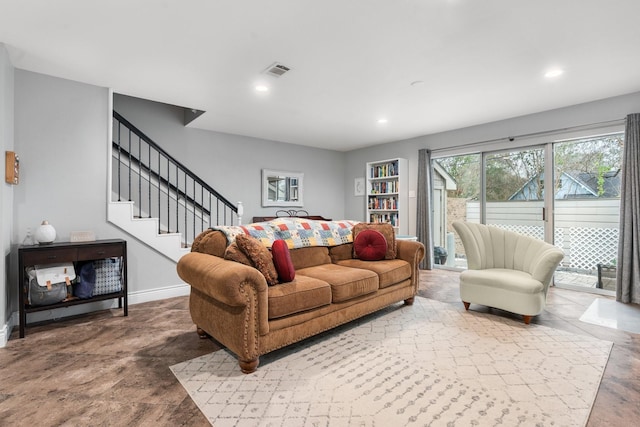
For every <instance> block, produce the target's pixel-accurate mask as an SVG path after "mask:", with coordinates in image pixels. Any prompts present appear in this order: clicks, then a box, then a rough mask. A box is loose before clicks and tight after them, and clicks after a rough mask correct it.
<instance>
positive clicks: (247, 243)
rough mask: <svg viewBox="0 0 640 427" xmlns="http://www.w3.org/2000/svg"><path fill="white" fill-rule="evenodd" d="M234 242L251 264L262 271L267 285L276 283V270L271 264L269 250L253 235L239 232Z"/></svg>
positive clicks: (271, 259)
mask: <svg viewBox="0 0 640 427" xmlns="http://www.w3.org/2000/svg"><path fill="white" fill-rule="evenodd" d="M236 244H237V245H238V247H239V248H240V250H241V251H242V252H244V254H245V255H246V256H247V257H248V258H249V259H250V260H251V265H253V266H254V267H255V268H257V269H258V271H260V273H262V275H263V276H264V278H265V279H266V280H267V285H269V286H273V285H276V284H277V283H278V272H277V271H276V267H275V265H273V257H272V256H271V252H269V249H267V248H266V246H264V245H263V244H262V243H260V241H259V240H258V239H256V238H254V237H251V236H247V235H246V234H240V235H238V236H236Z"/></svg>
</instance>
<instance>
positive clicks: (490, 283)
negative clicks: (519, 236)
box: [460, 268, 544, 294]
mask: <svg viewBox="0 0 640 427" xmlns="http://www.w3.org/2000/svg"><path fill="white" fill-rule="evenodd" d="M473 285H476V286H486V287H489V288H496V289H503V290H507V291H511V292H519V293H522V294H538V293H541V292H543V290H544V287H543V286H542V283H540V282H539V281H537V280H536V279H534V278H533V277H531V275H530V274H529V273H525V272H524V271H519V270H510V269H507V268H488V269H484V270H465V271H463V272H462V273H461V274H460V286H461V287H462V286H473Z"/></svg>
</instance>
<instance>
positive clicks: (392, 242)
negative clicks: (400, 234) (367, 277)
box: [353, 222, 396, 259]
mask: <svg viewBox="0 0 640 427" xmlns="http://www.w3.org/2000/svg"><path fill="white" fill-rule="evenodd" d="M364 230H376V231H379V232H380V233H382V235H383V236H384V238H385V240H386V241H387V253H386V254H385V256H384V259H395V258H396V233H395V231H394V229H393V227H392V226H391V224H384V223H378V222H359V223H358V224H356V225H354V226H353V241H354V242H355V240H356V238H357V237H358V234H359V233H360V232H362V231H364ZM353 257H354V258H358V254H356V253H355V251H354V253H353Z"/></svg>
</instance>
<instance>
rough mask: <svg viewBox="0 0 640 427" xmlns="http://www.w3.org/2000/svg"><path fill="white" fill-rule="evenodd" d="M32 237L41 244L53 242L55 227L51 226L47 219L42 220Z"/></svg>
mask: <svg viewBox="0 0 640 427" xmlns="http://www.w3.org/2000/svg"><path fill="white" fill-rule="evenodd" d="M34 237H35V238H36V240H37V242H38V243H39V244H41V245H46V244H49V243H53V241H54V240H56V229H55V228H53V225H51V224H49V221H47V220H44V221H42V224H41V225H40V227H38V229H37V230H36V233H35V236H34Z"/></svg>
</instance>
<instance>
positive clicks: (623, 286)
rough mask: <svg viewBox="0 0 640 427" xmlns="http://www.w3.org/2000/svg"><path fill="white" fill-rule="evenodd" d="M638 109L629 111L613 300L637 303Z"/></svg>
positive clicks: (639, 241)
mask: <svg viewBox="0 0 640 427" xmlns="http://www.w3.org/2000/svg"><path fill="white" fill-rule="evenodd" d="M639 244H640V113H635V114H629V115H628V116H627V124H626V128H625V133H624V150H623V158H622V179H621V188H620V240H619V243H618V269H617V275H616V300H617V301H620V302H624V303H630V302H631V303H635V304H640V246H639Z"/></svg>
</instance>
